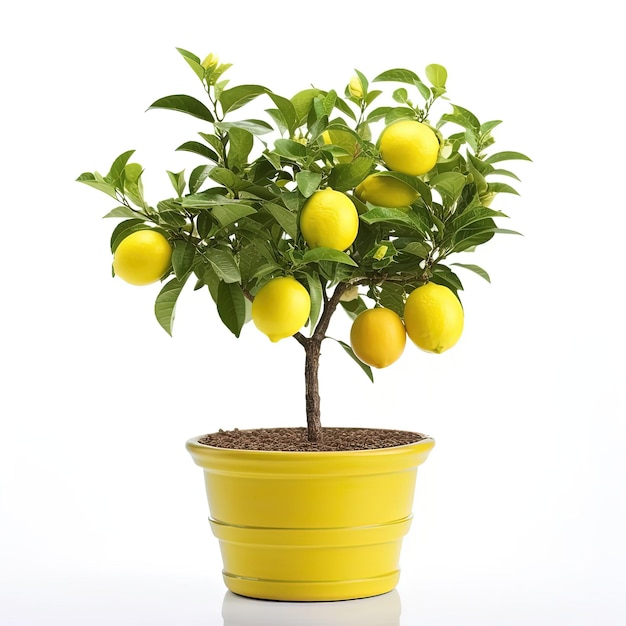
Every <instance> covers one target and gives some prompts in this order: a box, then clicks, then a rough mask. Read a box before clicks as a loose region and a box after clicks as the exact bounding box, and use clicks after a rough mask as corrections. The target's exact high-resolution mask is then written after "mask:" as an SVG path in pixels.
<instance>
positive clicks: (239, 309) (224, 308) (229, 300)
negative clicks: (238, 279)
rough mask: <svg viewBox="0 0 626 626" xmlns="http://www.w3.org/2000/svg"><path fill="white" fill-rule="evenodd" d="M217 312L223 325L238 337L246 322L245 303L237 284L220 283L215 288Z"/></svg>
mask: <svg viewBox="0 0 626 626" xmlns="http://www.w3.org/2000/svg"><path fill="white" fill-rule="evenodd" d="M217 312H218V315H219V316H220V319H221V320H222V322H224V325H225V326H226V327H227V328H228V329H229V330H230V331H231V332H232V333H233V335H235V337H239V335H240V334H241V329H242V328H243V325H244V324H245V322H246V301H245V297H244V295H243V292H242V291H241V287H240V286H239V285H238V284H237V283H225V282H220V284H219V287H218V288H217Z"/></svg>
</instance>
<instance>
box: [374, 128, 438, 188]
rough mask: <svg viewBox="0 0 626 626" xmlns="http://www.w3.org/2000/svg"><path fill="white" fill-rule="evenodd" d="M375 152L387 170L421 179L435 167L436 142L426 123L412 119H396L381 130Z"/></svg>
mask: <svg viewBox="0 0 626 626" xmlns="http://www.w3.org/2000/svg"><path fill="white" fill-rule="evenodd" d="M379 150H380V155H381V157H382V159H383V161H384V162H385V164H386V165H387V167H389V169H391V170H394V171H396V172H402V173H403V174H410V175H411V176H421V175H422V174H426V172H430V170H432V169H433V167H435V163H437V157H438V155H439V140H438V139H437V135H436V134H435V132H434V131H433V130H432V129H431V128H429V127H428V126H426V124H423V123H422V122H418V121H416V120H399V121H397V122H393V123H391V124H389V126H386V127H385V129H384V130H383V131H382V133H381V135H380V143H379Z"/></svg>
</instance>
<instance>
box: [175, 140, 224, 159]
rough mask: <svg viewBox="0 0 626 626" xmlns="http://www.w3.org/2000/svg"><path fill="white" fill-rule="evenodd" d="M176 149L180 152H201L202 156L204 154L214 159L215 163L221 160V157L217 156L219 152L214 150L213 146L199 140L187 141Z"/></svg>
mask: <svg viewBox="0 0 626 626" xmlns="http://www.w3.org/2000/svg"><path fill="white" fill-rule="evenodd" d="M176 150H177V151H179V152H193V153H194V154H199V155H200V156H203V157H205V158H207V159H209V160H210V161H213V162H214V163H217V162H218V161H219V157H218V156H217V154H216V153H215V152H213V150H211V148H209V147H208V146H205V145H204V144H203V143H200V142H199V141H186V142H185V143H183V144H181V145H180V146H178V148H176Z"/></svg>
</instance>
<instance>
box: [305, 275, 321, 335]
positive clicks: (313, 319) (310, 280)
mask: <svg viewBox="0 0 626 626" xmlns="http://www.w3.org/2000/svg"><path fill="white" fill-rule="evenodd" d="M306 280H307V284H308V286H309V295H310V296H311V312H310V314H309V329H310V334H311V335H312V334H313V332H314V331H315V326H316V325H317V320H318V319H319V317H320V313H321V311H322V302H323V301H324V293H323V291H324V290H323V289H322V283H321V281H320V277H319V276H318V275H317V274H307V275H306Z"/></svg>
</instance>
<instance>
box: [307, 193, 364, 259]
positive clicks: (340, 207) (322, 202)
mask: <svg viewBox="0 0 626 626" xmlns="http://www.w3.org/2000/svg"><path fill="white" fill-rule="evenodd" d="M358 231H359V214H358V213H357V210H356V207H355V206H354V203H353V202H352V200H350V198H348V196H346V194H344V193H341V192H340V191H335V190H334V189H331V188H330V187H327V188H326V189H323V190H321V191H316V192H315V193H314V194H313V195H312V196H311V197H310V198H309V199H308V200H307V201H306V203H305V204H304V206H303V207H302V212H301V214H300V232H301V233H302V237H304V240H305V241H306V243H307V245H308V246H309V248H320V247H324V248H333V249H335V250H341V251H343V250H345V249H346V248H349V247H350V246H351V245H352V243H353V242H354V240H355V239H356V236H357V233H358Z"/></svg>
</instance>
